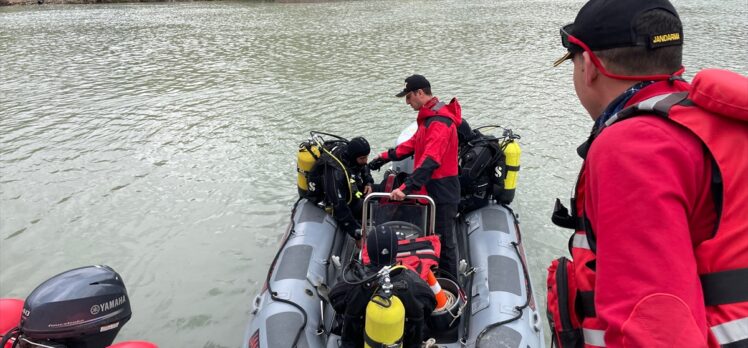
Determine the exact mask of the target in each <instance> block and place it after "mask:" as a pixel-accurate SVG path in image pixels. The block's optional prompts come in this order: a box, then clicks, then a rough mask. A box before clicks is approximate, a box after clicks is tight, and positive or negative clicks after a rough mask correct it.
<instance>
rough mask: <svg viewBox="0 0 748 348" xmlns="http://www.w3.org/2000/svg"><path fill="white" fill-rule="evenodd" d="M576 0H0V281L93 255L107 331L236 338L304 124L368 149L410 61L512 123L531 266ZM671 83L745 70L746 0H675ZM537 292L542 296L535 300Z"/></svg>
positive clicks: (542, 243) (385, 134)
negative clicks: (101, 271)
mask: <svg viewBox="0 0 748 348" xmlns="http://www.w3.org/2000/svg"><path fill="white" fill-rule="evenodd" d="M581 5H582V2H581V1H577V0H573V1H572V0H568V1H567V0H530V1H528V0H503V1H488V0H477V1H469V2H465V1H457V0H454V1H426V0H408V1H359V2H329V3H304V4H273V3H243V2H205V3H202V2H198V3H160V4H117V5H83V6H79V5H59V6H48V5H44V6H29V7H6V8H0V296H2V297H8V296H15V297H21V298H23V297H25V296H26V295H28V293H29V292H30V291H31V290H32V289H33V288H34V287H35V286H36V285H37V284H39V283H41V282H42V281H44V280H45V279H47V278H48V277H50V276H52V275H55V274H57V273H59V272H62V271H64V270H67V269H70V268H74V267H79V266H83V265H89V264H107V265H110V266H111V267H113V268H114V269H115V270H117V271H118V272H119V273H120V274H121V275H122V276H123V278H124V280H125V282H126V285H127V287H128V291H129V294H130V296H131V302H132V308H133V312H134V315H133V318H132V320H131V321H130V322H129V323H128V324H127V325H126V326H125V327H124V329H123V330H122V332H121V333H120V335H119V339H147V340H150V341H154V342H157V343H158V344H159V345H160V346H161V347H238V346H240V344H241V341H242V336H243V333H244V327H245V325H246V324H247V322H248V319H249V315H250V314H249V312H250V302H251V300H252V298H253V296H254V295H255V294H256V293H257V292H258V290H259V288H260V287H261V286H262V283H263V281H264V276H265V274H266V271H267V268H268V265H269V263H270V261H271V259H272V257H273V255H274V253H275V251H276V248H277V247H278V241H279V238H280V236H281V234H282V233H283V232H284V229H285V227H286V226H287V223H288V221H289V213H290V208H291V205H292V203H293V202H294V200H295V195H296V186H295V177H296V176H295V155H296V148H297V145H298V143H299V142H300V141H302V140H304V139H305V138H306V137H307V134H308V131H309V130H312V129H314V130H322V131H328V132H333V133H337V134H340V135H343V136H346V137H352V136H356V135H365V136H366V137H367V138H368V139H369V141H370V142H371V144H372V145H373V148H374V151H381V150H383V149H385V148H386V147H387V146H390V145H391V144H392V143H393V142H394V140H395V139H396V137H397V134H398V133H399V132H400V130H401V129H402V128H403V127H405V126H406V125H408V124H409V123H410V122H411V121H412V120H413V119H414V117H415V113H414V112H413V111H411V110H410V109H409V108H408V107H407V106H406V105H404V104H403V101H402V100H401V99H396V98H394V97H393V94H395V93H396V92H397V91H399V90H400V89H402V86H403V79H404V78H405V77H406V76H408V75H410V74H412V73H421V74H424V75H425V76H427V77H428V78H429V79H430V80H431V81H432V86H433V91H434V93H435V94H436V95H438V96H441V97H442V98H443V99H446V98H451V97H452V96H458V97H459V98H460V101H461V103H462V105H463V115H464V117H465V118H466V119H468V120H469V121H470V123H471V124H472V125H474V126H476V125H488V124H499V125H504V126H507V127H510V128H513V129H514V131H515V132H516V133H519V134H521V135H522V142H521V143H522V146H523V157H522V170H521V172H520V182H519V187H518V189H517V199H516V200H515V203H514V207H515V209H516V211H517V212H518V213H519V215H520V220H521V227H522V230H523V236H524V242H525V250H526V251H527V256H528V259H529V265H530V271H531V273H532V279H533V282H534V284H535V287H536V289H537V291H536V294H537V295H538V297H540V298H542V296H544V293H543V289H542V288H543V287H544V286H543V285H544V281H545V271H544V270H545V267H546V265H547V264H548V262H549V261H550V260H551V259H552V258H553V257H554V256H556V255H560V254H563V253H565V252H566V251H565V249H566V239H567V232H565V231H563V230H561V229H558V228H555V227H554V226H552V225H551V224H550V221H549V215H550V211H551V207H552V203H553V199H554V198H555V197H567V196H568V195H569V193H570V191H571V188H572V185H573V183H574V179H575V175H576V171H577V169H578V166H579V164H580V160H579V158H577V156H576V155H575V152H574V150H575V148H576V145H577V144H578V143H580V142H582V141H583V140H584V139H585V136H586V134H587V133H588V129H589V127H590V125H591V124H590V123H591V121H590V119H589V117H588V116H587V115H586V114H585V113H584V111H583V109H582V108H581V106H579V104H578V102H577V100H576V97H575V95H574V91H573V87H572V85H571V65H570V64H565V65H563V66H561V67H559V68H555V69H554V68H552V67H551V63H552V62H553V60H555V59H556V58H557V57H559V56H560V55H561V54H563V49H562V48H561V47H560V45H559V39H558V28H559V27H560V26H561V25H563V24H565V23H567V22H570V21H572V20H573V18H574V16H575V14H576V11H577V10H578V9H579V8H580V7H581ZM676 6H677V7H678V9H679V11H680V13H681V16H682V18H683V21H684V25H685V28H686V29H685V37H686V46H685V57H684V63H685V65H686V67H688V71H687V73H686V77H687V78H691V77H693V74H694V72H695V71H698V70H700V69H702V68H707V67H720V68H728V69H733V70H735V71H738V72H740V73H742V74H748V53H747V52H748V44H747V42H748V41H745V37H748V1H746V0H725V1H711V0H683V1H676ZM538 302H543V300H540V301H538Z"/></svg>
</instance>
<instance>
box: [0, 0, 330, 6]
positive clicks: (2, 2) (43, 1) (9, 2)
mask: <svg viewBox="0 0 748 348" xmlns="http://www.w3.org/2000/svg"><path fill="white" fill-rule="evenodd" d="M192 1H193V0H0V6H16V5H21V6H22V5H62V4H116V3H134V2H192ZM198 1H214V0H198ZM251 1H253V2H278V3H295V2H297V3H302V2H329V1H330V0H251Z"/></svg>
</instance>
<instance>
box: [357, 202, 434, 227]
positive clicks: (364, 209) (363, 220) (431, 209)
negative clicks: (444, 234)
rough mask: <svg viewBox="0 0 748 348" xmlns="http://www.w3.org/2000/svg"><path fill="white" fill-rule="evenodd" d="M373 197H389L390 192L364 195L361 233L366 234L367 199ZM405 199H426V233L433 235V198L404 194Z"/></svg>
mask: <svg viewBox="0 0 748 348" xmlns="http://www.w3.org/2000/svg"><path fill="white" fill-rule="evenodd" d="M373 198H387V199H389V198H390V194H389V193H387V192H372V193H370V194H368V195H366V197H364V207H363V212H362V214H361V235H364V236H365V235H366V226H367V225H368V218H369V201H370V200H371V199H373ZM404 199H406V200H408V199H409V200H413V201H415V202H419V200H424V201H426V205H427V206H428V209H429V226H428V233H427V235H434V228H435V225H436V203H434V199H433V198H431V197H430V196H427V195H405V198H404Z"/></svg>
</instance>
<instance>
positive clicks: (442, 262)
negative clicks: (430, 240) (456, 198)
mask: <svg viewBox="0 0 748 348" xmlns="http://www.w3.org/2000/svg"><path fill="white" fill-rule="evenodd" d="M456 217H457V204H437V205H436V225H435V226H434V227H435V231H436V234H438V235H439V240H440V241H441V243H442V251H441V255H440V257H439V269H441V270H442V271H446V272H447V273H449V274H450V275H452V276H454V277H455V279H457V261H458V260H457V239H456V238H455V218H456Z"/></svg>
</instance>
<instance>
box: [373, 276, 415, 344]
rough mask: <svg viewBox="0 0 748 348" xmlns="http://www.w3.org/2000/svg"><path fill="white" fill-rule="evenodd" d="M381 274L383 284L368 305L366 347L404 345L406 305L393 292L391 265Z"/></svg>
mask: <svg viewBox="0 0 748 348" xmlns="http://www.w3.org/2000/svg"><path fill="white" fill-rule="evenodd" d="M398 267H402V266H398ZM396 268H397V267H396ZM379 276H380V278H379V279H380V283H381V284H382V285H381V286H380V287H379V289H377V291H376V292H375V293H374V295H373V296H372V297H371V300H370V301H369V303H368V304H367V305H366V320H365V323H364V347H365V348H377V347H393V348H394V347H402V345H403V334H404V332H405V307H404V306H403V303H402V301H400V299H399V298H398V297H397V296H396V295H395V294H393V293H392V283H391V282H390V267H389V266H385V267H384V268H382V270H380V271H379Z"/></svg>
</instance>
